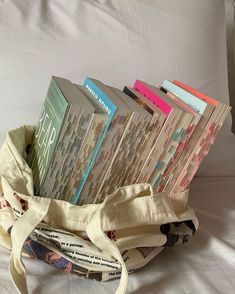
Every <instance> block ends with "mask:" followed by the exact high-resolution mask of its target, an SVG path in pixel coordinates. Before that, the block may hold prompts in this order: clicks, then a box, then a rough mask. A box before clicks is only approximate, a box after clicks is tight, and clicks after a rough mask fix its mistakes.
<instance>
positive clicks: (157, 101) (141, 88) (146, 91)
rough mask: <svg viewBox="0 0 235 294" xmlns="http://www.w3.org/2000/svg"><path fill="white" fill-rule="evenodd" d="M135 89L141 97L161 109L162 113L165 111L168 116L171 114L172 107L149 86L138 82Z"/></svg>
mask: <svg viewBox="0 0 235 294" xmlns="http://www.w3.org/2000/svg"><path fill="white" fill-rule="evenodd" d="M133 89H134V90H136V91H138V92H139V93H140V94H141V95H143V96H145V97H146V98H147V99H148V100H150V101H151V102H152V103H153V104H154V105H156V106H157V107H158V108H159V109H161V111H163V112H164V113H165V114H166V115H169V113H170V112H171V110H172V107H171V105H169V104H168V103H166V101H164V100H163V99H162V98H160V97H159V96H157V95H156V94H155V93H154V92H153V91H152V90H151V89H150V88H149V87H148V86H146V85H145V84H144V83H142V82H141V81H139V80H136V81H135V84H134V87H133Z"/></svg>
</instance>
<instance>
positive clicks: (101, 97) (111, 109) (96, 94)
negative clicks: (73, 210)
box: [72, 78, 117, 203]
mask: <svg viewBox="0 0 235 294" xmlns="http://www.w3.org/2000/svg"><path fill="white" fill-rule="evenodd" d="M84 86H85V87H86V88H87V90H88V91H89V92H90V94H91V95H92V97H93V98H94V99H96V100H97V101H98V103H99V104H100V105H101V106H102V108H103V109H104V110H105V112H106V113H107V114H108V119H107V122H106V126H105V128H104V131H103V133H102V135H101V136H100V138H99V140H98V142H97V143H96V145H95V148H94V150H93V153H92V157H91V160H90V163H89V165H88V167H87V169H86V171H85V174H84V177H83V180H82V181H81V184H80V185H79V187H78V189H77V192H76V194H75V195H74V197H73V199H72V203H77V201H78V199H79V196H80V194H81V192H82V189H83V187H84V185H85V182H86V179H87V177H88V175H89V172H90V170H91V168H92V166H93V164H94V161H95V159H96V156H97V154H98V151H99V149H100V146H101V143H102V141H103V139H104V137H105V135H106V133H107V130H108V128H109V125H110V123H111V121H112V118H113V116H114V114H115V111H116V109H117V107H116V105H115V104H114V103H113V102H112V101H111V100H110V99H109V98H108V97H107V96H106V95H105V94H104V93H103V92H102V91H101V90H100V89H99V88H98V87H97V86H96V85H95V84H94V83H93V82H92V80H91V79H89V78H86V80H85V82H84Z"/></svg>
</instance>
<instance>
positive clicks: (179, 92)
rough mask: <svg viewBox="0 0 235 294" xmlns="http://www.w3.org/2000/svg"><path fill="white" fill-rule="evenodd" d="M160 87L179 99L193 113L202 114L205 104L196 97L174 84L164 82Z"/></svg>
mask: <svg viewBox="0 0 235 294" xmlns="http://www.w3.org/2000/svg"><path fill="white" fill-rule="evenodd" d="M162 87H163V88H164V89H165V90H167V91H169V92H171V93H172V94H174V95H175V96H177V97H178V98H180V99H181V100H182V101H184V102H185V103H186V104H188V105H189V106H191V107H192V108H193V109H194V110H195V111H197V112H198V113H200V114H203V113H204V111H205V108H206V106H207V103H206V102H204V101H202V100H201V99H199V98H197V97H196V96H194V95H192V94H190V93H189V92H187V91H185V90H184V89H182V88H180V87H179V86H177V85H175V84H174V83H172V82H170V81H168V80H165V81H164V82H163V84H162Z"/></svg>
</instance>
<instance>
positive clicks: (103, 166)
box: [77, 78, 132, 204]
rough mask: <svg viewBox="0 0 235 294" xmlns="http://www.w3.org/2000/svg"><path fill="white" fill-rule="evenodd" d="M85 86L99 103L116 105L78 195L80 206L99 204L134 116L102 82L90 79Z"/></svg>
mask: <svg viewBox="0 0 235 294" xmlns="http://www.w3.org/2000/svg"><path fill="white" fill-rule="evenodd" d="M85 86H87V87H88V90H89V91H90V92H91V93H92V95H93V96H94V97H96V99H97V100H98V101H99V103H101V104H104V101H110V103H112V105H115V112H114V115H113V117H112V119H111V121H110V125H109V128H108V130H107V134H106V136H105V138H104V140H103V141H102V144H101V146H100V149H99V151H98V154H97V157H96V160H95V162H94V164H93V166H92V168H91V171H90V173H89V176H88V177H87V180H86V182H84V186H83V189H82V190H81V191H80V192H81V193H80V195H78V196H79V197H78V202H77V203H78V204H84V203H94V202H99V192H100V188H101V185H102V183H103V180H104V179H105V176H106V173H107V172H108V169H109V167H110V166H111V164H112V163H113V160H114V158H115V156H116V154H117V151H118V149H119V147H120V145H121V144H122V140H123V135H124V133H125V132H126V130H127V128H128V126H129V122H130V117H131V115H132V110H131V109H130V107H128V105H127V104H126V103H124V102H123V101H122V100H121V99H120V98H118V97H117V95H116V94H115V93H113V91H112V90H111V89H109V87H108V86H106V85H105V84H103V83H102V82H100V81H98V80H96V79H93V78H88V79H86V81H85Z"/></svg>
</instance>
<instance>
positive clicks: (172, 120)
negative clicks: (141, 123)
mask: <svg viewBox="0 0 235 294" xmlns="http://www.w3.org/2000/svg"><path fill="white" fill-rule="evenodd" d="M133 88H134V89H135V90H137V91H138V92H139V93H141V94H142V95H143V96H145V97H146V98H147V99H149V101H150V102H152V103H153V104H154V105H155V107H156V108H158V109H160V110H161V111H162V112H164V113H165V114H166V116H167V119H166V121H165V123H164V125H163V128H162V130H161V132H160V134H159V136H158V138H157V140H156V141H155V144H154V146H153V148H152V150H151V152H150V154H149V156H148V159H147V161H146V162H145V164H144V166H143V167H142V170H141V172H140V175H139V177H138V179H137V182H138V183H141V182H149V180H150V177H151V175H152V173H153V172H154V170H155V169H156V168H159V165H161V162H159V158H160V156H161V155H162V154H163V152H164V150H165V148H166V147H167V144H168V142H169V140H170V138H171V137H172V135H173V136H174V131H175V128H176V125H177V123H178V122H179V120H180V119H181V116H182V113H183V111H182V110H181V109H180V108H179V107H172V106H171V105H170V104H168V103H167V102H166V101H164V100H163V99H162V98H161V97H159V96H158V95H157V94H156V93H154V91H153V90H152V89H151V88H150V87H148V85H146V84H145V83H144V82H142V81H139V80H137V81H136V82H135V84H134V87H133ZM157 164H158V165H157Z"/></svg>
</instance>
